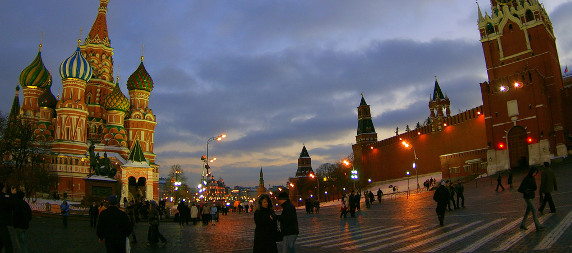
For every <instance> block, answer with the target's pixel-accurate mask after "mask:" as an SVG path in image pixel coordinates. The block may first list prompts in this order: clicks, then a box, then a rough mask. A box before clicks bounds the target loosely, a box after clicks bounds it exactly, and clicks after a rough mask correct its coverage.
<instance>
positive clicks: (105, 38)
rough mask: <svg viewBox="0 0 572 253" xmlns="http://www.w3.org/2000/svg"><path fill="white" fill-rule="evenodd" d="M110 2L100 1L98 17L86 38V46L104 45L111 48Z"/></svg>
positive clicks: (107, 0)
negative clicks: (108, 23) (109, 32)
mask: <svg viewBox="0 0 572 253" xmlns="http://www.w3.org/2000/svg"><path fill="white" fill-rule="evenodd" d="M108 3H109V0H100V1H99V9H98V12H97V17H96V18H95V21H94V22H93V26H92V27H91V30H90V31H89V34H88V35H87V38H85V42H84V45H85V44H103V45H104V46H107V47H111V42H110V40H109V35H108V33H107V4H108Z"/></svg>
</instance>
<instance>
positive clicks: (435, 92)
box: [432, 77, 445, 101]
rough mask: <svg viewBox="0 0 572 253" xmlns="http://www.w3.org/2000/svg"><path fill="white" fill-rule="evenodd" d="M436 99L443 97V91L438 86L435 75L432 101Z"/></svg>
mask: <svg viewBox="0 0 572 253" xmlns="http://www.w3.org/2000/svg"><path fill="white" fill-rule="evenodd" d="M437 99H445V96H443V92H442V91H441V87H439V82H438V81H437V77H435V88H434V89H433V99H432V100H433V101H435V100H437Z"/></svg>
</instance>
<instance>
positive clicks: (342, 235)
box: [296, 227, 379, 245]
mask: <svg viewBox="0 0 572 253" xmlns="http://www.w3.org/2000/svg"><path fill="white" fill-rule="evenodd" d="M375 229H379V228H376V227H373V228H367V229H361V230H359V231H343V232H342V234H338V235H335V236H329V237H328V236H327V235H326V234H322V235H316V236H314V237H318V236H319V238H316V239H311V240H307V238H303V239H302V240H300V241H302V242H300V243H298V240H296V245H304V244H307V243H312V242H318V241H321V240H324V239H337V238H341V237H345V236H347V233H363V232H367V231H372V230H375ZM354 230H355V229H354Z"/></svg>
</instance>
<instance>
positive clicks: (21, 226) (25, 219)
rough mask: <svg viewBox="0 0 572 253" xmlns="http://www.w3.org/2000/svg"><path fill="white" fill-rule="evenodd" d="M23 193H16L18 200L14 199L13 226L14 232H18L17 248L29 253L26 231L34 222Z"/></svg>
mask: <svg viewBox="0 0 572 253" xmlns="http://www.w3.org/2000/svg"><path fill="white" fill-rule="evenodd" d="M24 196H26V194H24V192H23V191H17V192H16V198H15V199H14V202H13V204H14V216H13V217H14V219H13V225H14V230H16V246H18V248H19V249H20V252H22V253H27V252H28V249H27V247H26V240H25V238H26V230H28V228H29V227H30V220H32V209H31V208H30V205H28V202H26V200H24ZM0 251H1V250H0Z"/></svg>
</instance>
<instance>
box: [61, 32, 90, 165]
mask: <svg viewBox="0 0 572 253" xmlns="http://www.w3.org/2000/svg"><path fill="white" fill-rule="evenodd" d="M80 43H81V40H78V45H77V49H76V51H75V52H74V53H73V54H72V55H71V56H70V57H68V58H67V59H66V60H65V61H63V62H62V64H61V65H60V76H61V78H62V86H63V90H62V97H61V99H60V101H58V103H57V105H56V114H57V120H56V122H57V128H56V136H55V139H56V141H57V142H56V143H54V146H53V151H54V153H69V154H79V155H85V153H86V151H87V144H86V143H87V133H86V131H85V129H86V127H85V126H86V124H87V115H88V113H87V106H86V104H85V87H86V85H87V82H89V80H90V79H91V73H92V72H91V66H90V65H89V63H88V62H87V60H86V59H85V58H84V57H83V56H82V54H81V51H80V48H79V46H80Z"/></svg>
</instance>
